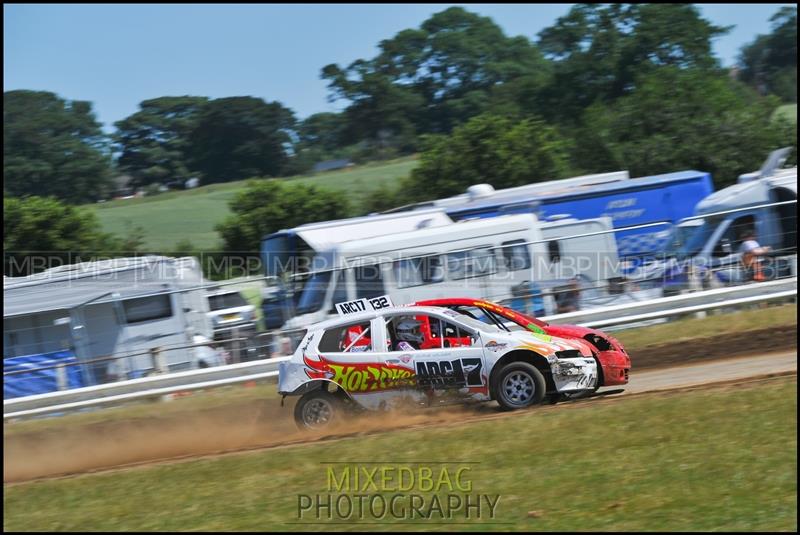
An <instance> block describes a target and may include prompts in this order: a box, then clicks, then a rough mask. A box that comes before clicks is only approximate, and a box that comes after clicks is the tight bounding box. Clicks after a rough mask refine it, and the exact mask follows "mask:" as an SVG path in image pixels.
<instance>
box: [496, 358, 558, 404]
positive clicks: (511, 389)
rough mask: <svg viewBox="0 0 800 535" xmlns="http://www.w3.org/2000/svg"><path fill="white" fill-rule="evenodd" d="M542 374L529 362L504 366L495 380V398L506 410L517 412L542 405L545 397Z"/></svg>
mask: <svg viewBox="0 0 800 535" xmlns="http://www.w3.org/2000/svg"><path fill="white" fill-rule="evenodd" d="M545 388H546V387H545V381H544V376H543V375H542V372H540V371H539V370H537V369H536V367H535V366H533V365H532V364H528V363H527V362H511V363H509V364H506V365H505V366H503V367H502V368H501V369H500V370H499V371H498V372H497V375H496V376H495V379H494V387H493V389H492V390H493V392H494V398H495V399H496V400H497V403H499V404H500V407H502V408H503V409H504V410H509V411H510V410H516V409H524V408H526V407H530V406H531V405H536V404H537V403H540V402H541V401H542V400H543V399H544V396H545Z"/></svg>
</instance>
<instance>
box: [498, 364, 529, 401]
mask: <svg viewBox="0 0 800 535" xmlns="http://www.w3.org/2000/svg"><path fill="white" fill-rule="evenodd" d="M535 392H536V383H535V382H534V381H533V377H531V376H530V375H528V374H527V373H525V372H524V371H515V372H512V373H510V374H508V376H507V377H506V378H505V379H504V380H503V387H502V394H503V397H504V398H505V400H506V401H507V402H508V403H509V404H510V405H516V406H518V407H524V406H526V405H528V404H529V403H530V401H531V399H533V396H534V394H535Z"/></svg>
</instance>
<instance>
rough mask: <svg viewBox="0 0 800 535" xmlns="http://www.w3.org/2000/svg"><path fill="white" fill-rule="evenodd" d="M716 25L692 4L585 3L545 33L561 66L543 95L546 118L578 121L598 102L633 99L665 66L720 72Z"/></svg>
mask: <svg viewBox="0 0 800 535" xmlns="http://www.w3.org/2000/svg"><path fill="white" fill-rule="evenodd" d="M729 29H730V28H723V27H719V26H714V25H713V24H711V23H710V22H708V21H706V20H705V19H703V18H702V17H701V16H700V13H699V11H698V10H697V8H696V7H694V6H692V5H690V4H610V5H602V4H579V5H577V6H575V7H573V8H572V9H570V11H569V13H568V14H567V15H565V16H564V17H561V18H559V19H558V20H557V21H556V23H555V24H554V25H553V26H550V27H548V28H545V29H544V30H542V31H541V32H540V33H539V41H538V45H539V47H540V49H541V50H542V52H543V53H544V54H545V57H547V58H548V59H550V60H552V61H553V62H554V76H553V78H552V81H551V83H550V85H549V86H548V87H547V88H546V89H545V90H544V91H543V92H542V94H541V95H540V98H541V101H542V103H544V104H545V106H544V110H545V112H546V115H545V116H546V117H548V118H550V119H556V120H558V121H559V122H564V123H569V122H574V120H575V119H577V118H578V117H580V114H581V112H582V110H584V109H586V108H587V107H588V106H589V105H591V104H592V103H593V102H595V101H597V100H599V101H601V102H610V101H613V100H614V99H616V98H619V97H621V96H623V95H627V94H630V93H631V92H633V91H634V90H635V88H636V83H635V82H636V80H637V78H639V77H641V76H643V75H647V74H649V73H651V72H653V71H655V70H657V69H660V68H663V67H676V68H681V69H700V70H712V71H713V70H716V69H717V68H718V67H719V65H718V61H717V59H716V58H715V57H714V55H713V51H712V47H711V41H712V39H714V38H715V37H718V36H720V35H723V34H724V33H726V32H727V31H729Z"/></svg>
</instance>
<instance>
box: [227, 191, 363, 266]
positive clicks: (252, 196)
mask: <svg viewBox="0 0 800 535" xmlns="http://www.w3.org/2000/svg"><path fill="white" fill-rule="evenodd" d="M230 208H231V211H232V212H233V214H231V215H230V216H228V217H227V218H226V219H225V220H224V221H223V222H222V223H220V224H219V225H217V226H216V230H217V231H218V232H219V233H220V235H221V236H222V239H223V242H224V246H223V248H224V250H225V252H226V253H229V254H232V255H257V254H258V251H259V249H260V244H261V238H263V237H264V236H265V235H267V234H271V233H273V232H277V231H279V230H282V229H286V228H292V227H295V226H298V225H302V224H303V223H312V222H315V221H328V220H331V219H339V218H342V217H347V216H348V215H349V213H350V205H349V203H348V201H347V198H346V196H345V195H344V193H342V192H339V191H332V190H327V189H324V188H318V187H316V186H306V185H302V184H291V183H282V182H280V181H278V180H257V181H256V180H254V181H251V182H250V183H248V185H247V188H245V189H244V190H243V191H241V192H239V193H238V194H237V195H236V197H235V198H234V199H233V200H232V201H231V202H230Z"/></svg>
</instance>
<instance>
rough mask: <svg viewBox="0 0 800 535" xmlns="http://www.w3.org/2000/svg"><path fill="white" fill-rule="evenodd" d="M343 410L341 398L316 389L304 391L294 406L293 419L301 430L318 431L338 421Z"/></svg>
mask: <svg viewBox="0 0 800 535" xmlns="http://www.w3.org/2000/svg"><path fill="white" fill-rule="evenodd" d="M343 412H344V406H343V403H342V400H341V399H340V398H339V397H338V396H336V395H334V394H331V393H330V392H328V391H327V390H322V389H317V390H312V391H311V392H306V393H305V394H303V396H302V397H301V398H300V399H299V400H298V401H297V405H295V406H294V421H295V423H296V424H297V427H299V428H300V429H301V430H304V431H308V430H310V431H318V430H320V429H325V428H326V427H329V426H331V425H332V424H334V423H336V422H338V421H339V418H340V417H341V416H342V413H343Z"/></svg>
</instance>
